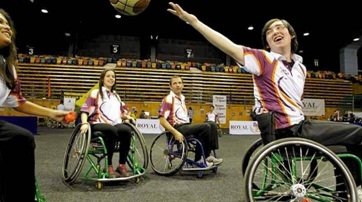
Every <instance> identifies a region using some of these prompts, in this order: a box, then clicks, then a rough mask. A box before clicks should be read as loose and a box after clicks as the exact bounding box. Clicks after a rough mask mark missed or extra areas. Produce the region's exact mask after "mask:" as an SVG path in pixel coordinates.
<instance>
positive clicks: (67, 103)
mask: <svg viewBox="0 0 362 202" xmlns="http://www.w3.org/2000/svg"><path fill="white" fill-rule="evenodd" d="M64 108H65V111H74V109H75V98H74V97H65V98H64Z"/></svg>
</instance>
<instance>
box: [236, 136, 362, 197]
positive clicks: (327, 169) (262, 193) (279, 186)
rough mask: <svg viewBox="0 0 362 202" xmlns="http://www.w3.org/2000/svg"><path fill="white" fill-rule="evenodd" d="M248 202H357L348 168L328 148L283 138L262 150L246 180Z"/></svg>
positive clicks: (257, 155) (249, 164) (257, 154)
mask: <svg viewBox="0 0 362 202" xmlns="http://www.w3.org/2000/svg"><path fill="white" fill-rule="evenodd" d="M243 188H244V193H245V197H246V201H251V202H252V201H357V200H358V195H357V191H356V187H355V182H354V179H353V177H352V175H351V173H350V172H349V170H348V168H347V167H346V166H345V164H344V163H343V162H342V160H341V159H340V158H339V157H337V155H336V154H334V153H333V152H332V151H331V150H329V149H328V148H327V147H325V146H323V145H321V144H319V143H316V142H314V141H311V140H308V139H304V138H295V137H294V138H284V139H280V140H276V141H274V142H272V143H269V144H267V145H265V146H264V147H262V148H261V149H260V150H259V151H257V152H256V153H255V158H252V159H250V162H249V163H248V166H247V168H246V172H245V176H244V186H243Z"/></svg>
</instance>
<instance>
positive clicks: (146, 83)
mask: <svg viewBox="0 0 362 202" xmlns="http://www.w3.org/2000/svg"><path fill="white" fill-rule="evenodd" d="M107 65H113V66H114V68H115V69H116V74H117V78H118V79H117V84H118V85H117V92H118V93H119V94H120V96H121V98H122V99H123V100H125V101H150V102H151V101H157V102H159V101H161V100H162V98H163V97H164V96H165V95H166V94H168V93H169V91H170V89H169V79H170V77H171V76H173V75H179V76H181V77H182V78H183V79H184V83H185V88H184V91H183V92H184V94H185V96H186V99H187V102H192V103H203V102H208V103H210V102H212V95H226V96H227V99H228V100H227V101H228V103H229V104H246V105H252V104H253V103H254V98H253V83H252V76H251V74H246V73H237V74H235V73H230V72H208V71H200V70H199V69H197V68H190V70H187V71H182V70H173V69H163V68H142V67H140V68H138V67H118V66H117V67H116V64H113V63H109V64H107ZM103 69H104V67H100V66H77V65H65V64H30V63H19V77H20V79H21V84H22V92H23V94H24V95H25V97H27V98H43V97H47V95H48V81H49V85H50V88H51V97H52V98H59V97H60V94H61V92H62V91H64V92H65V93H66V95H74V96H76V95H78V96H81V95H83V94H84V93H86V92H87V91H88V90H89V89H90V88H92V87H93V86H94V85H95V84H96V83H97V82H98V79H99V76H100V72H101V71H102V70H103ZM352 94H353V86H352V83H351V82H349V81H346V80H340V79H320V78H307V81H306V86H305V91H304V97H305V98H315V99H325V104H326V106H327V107H334V106H339V105H340V104H341V102H342V100H343V98H345V97H348V96H351V95H352Z"/></svg>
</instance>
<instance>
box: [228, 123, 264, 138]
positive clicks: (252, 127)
mask: <svg viewBox="0 0 362 202" xmlns="http://www.w3.org/2000/svg"><path fill="white" fill-rule="evenodd" d="M229 134H230V135H259V134H260V131H259V127H258V122H256V121H229Z"/></svg>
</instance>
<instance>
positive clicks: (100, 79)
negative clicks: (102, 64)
mask: <svg viewBox="0 0 362 202" xmlns="http://www.w3.org/2000/svg"><path fill="white" fill-rule="evenodd" d="M109 71H112V72H113V73H114V78H115V80H114V85H113V86H112V88H111V92H113V91H115V90H116V86H117V85H116V84H117V75H116V71H114V69H110V68H109V69H108V68H107V69H105V70H103V71H102V73H101V76H100V77H99V82H98V84H99V86H98V89H99V94H100V96H101V98H102V100H103V91H102V87H103V84H104V77H105V76H106V73H107V72H109ZM117 98H118V96H117Z"/></svg>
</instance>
